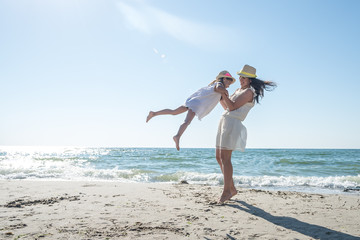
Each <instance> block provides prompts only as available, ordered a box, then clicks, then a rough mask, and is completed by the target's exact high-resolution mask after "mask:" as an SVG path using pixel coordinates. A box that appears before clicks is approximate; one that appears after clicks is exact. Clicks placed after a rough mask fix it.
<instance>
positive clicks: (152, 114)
mask: <svg viewBox="0 0 360 240" xmlns="http://www.w3.org/2000/svg"><path fill="white" fill-rule="evenodd" d="M154 116H155V113H154V112H152V111H150V112H149V115H148V116H147V118H146V122H148V121H149V120H150V119H152V118H153V117H154Z"/></svg>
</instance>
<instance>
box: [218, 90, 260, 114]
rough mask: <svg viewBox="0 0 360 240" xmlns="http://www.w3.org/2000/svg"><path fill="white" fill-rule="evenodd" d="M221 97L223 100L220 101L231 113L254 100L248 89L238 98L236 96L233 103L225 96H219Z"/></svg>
mask: <svg viewBox="0 0 360 240" xmlns="http://www.w3.org/2000/svg"><path fill="white" fill-rule="evenodd" d="M221 96H222V99H223V100H222V101H224V102H225V105H226V107H227V108H228V109H229V111H233V110H236V109H238V108H240V107H241V106H243V105H244V104H245V103H248V102H252V101H253V98H254V93H253V92H252V91H251V90H250V89H247V90H246V91H245V92H243V93H242V94H241V95H240V96H238V97H237V98H236V99H235V101H232V100H230V98H229V97H228V96H226V95H225V94H221ZM221 105H222V104H221Z"/></svg>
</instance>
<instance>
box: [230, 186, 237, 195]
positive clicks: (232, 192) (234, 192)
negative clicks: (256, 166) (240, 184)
mask: <svg viewBox="0 0 360 240" xmlns="http://www.w3.org/2000/svg"><path fill="white" fill-rule="evenodd" d="M230 193H231V197H233V196H235V195H236V194H237V191H236V189H235V187H234V188H232V189H231V190H230Z"/></svg>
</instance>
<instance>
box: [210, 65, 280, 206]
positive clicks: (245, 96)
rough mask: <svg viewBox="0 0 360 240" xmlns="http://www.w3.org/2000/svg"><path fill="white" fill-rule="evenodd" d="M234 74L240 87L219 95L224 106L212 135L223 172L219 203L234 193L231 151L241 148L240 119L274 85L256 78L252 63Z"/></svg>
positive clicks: (244, 134) (243, 133)
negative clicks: (215, 130)
mask: <svg viewBox="0 0 360 240" xmlns="http://www.w3.org/2000/svg"><path fill="white" fill-rule="evenodd" d="M237 74H238V75H239V80H240V84H241V88H239V89H237V90H236V91H235V92H234V94H233V95H232V96H231V97H228V96H227V95H226V94H221V95H222V100H221V101H220V103H221V105H222V106H223V107H224V109H225V112H224V113H223V115H222V117H221V119H220V123H219V128H218V133H217V136H216V160H217V161H218V163H219V165H220V168H221V171H222V173H223V175H224V190H223V193H222V195H221V197H220V200H219V203H221V204H223V203H224V202H225V201H227V200H229V199H230V198H231V197H233V196H234V195H236V194H237V191H236V188H235V186H234V181H233V167H232V164H231V154H232V152H233V151H234V150H241V151H244V150H245V145H246V137H247V131H246V128H245V126H244V125H243V124H242V123H241V122H242V121H244V120H245V118H246V115H247V114H248V112H249V111H250V109H251V108H252V107H253V106H254V105H255V102H256V103H259V96H260V97H261V98H262V97H263V96H264V90H271V89H273V88H274V87H276V84H275V83H274V82H269V81H262V80H260V79H257V78H256V77H257V76H256V69H255V68H254V67H252V66H249V65H245V66H244V67H243V69H242V70H241V71H239V72H237Z"/></svg>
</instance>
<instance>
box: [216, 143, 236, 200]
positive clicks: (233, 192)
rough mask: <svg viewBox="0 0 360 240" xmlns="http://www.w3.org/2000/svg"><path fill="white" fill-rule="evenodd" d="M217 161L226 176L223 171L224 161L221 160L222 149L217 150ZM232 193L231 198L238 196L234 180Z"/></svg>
mask: <svg viewBox="0 0 360 240" xmlns="http://www.w3.org/2000/svg"><path fill="white" fill-rule="evenodd" d="M216 160H217V162H218V164H219V166H220V169H221V172H222V174H223V175H224V170H223V163H222V160H221V149H220V148H216ZM230 192H231V197H233V196H235V195H236V194H237V190H236V188H235V185H234V180H233V179H232V181H231V189H230Z"/></svg>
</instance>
